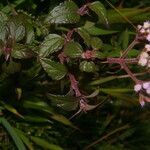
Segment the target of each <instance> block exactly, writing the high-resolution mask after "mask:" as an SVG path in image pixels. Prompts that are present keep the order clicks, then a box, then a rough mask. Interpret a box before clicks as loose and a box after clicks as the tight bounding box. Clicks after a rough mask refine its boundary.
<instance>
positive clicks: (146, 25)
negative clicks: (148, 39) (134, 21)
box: [143, 21, 150, 29]
mask: <svg viewBox="0 0 150 150" xmlns="http://www.w3.org/2000/svg"><path fill="white" fill-rule="evenodd" d="M143 27H144V29H147V28H149V27H150V22H149V21H146V22H144V24H143Z"/></svg>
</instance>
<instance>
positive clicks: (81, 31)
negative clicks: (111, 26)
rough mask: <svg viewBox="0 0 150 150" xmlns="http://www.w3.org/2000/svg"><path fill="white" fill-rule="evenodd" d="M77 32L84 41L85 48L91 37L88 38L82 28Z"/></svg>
mask: <svg viewBox="0 0 150 150" xmlns="http://www.w3.org/2000/svg"><path fill="white" fill-rule="evenodd" d="M77 32H78V34H79V35H80V36H81V37H82V39H83V40H84V43H85V44H86V45H87V46H90V43H91V37H90V35H89V33H88V32H87V31H86V30H85V29H84V28H83V27H80V28H78V29H77Z"/></svg>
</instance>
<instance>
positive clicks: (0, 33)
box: [0, 12, 8, 42]
mask: <svg viewBox="0 0 150 150" xmlns="http://www.w3.org/2000/svg"><path fill="white" fill-rule="evenodd" d="M7 19H8V18H7V16H6V15H5V14H4V13H3V12H0V40H2V41H3V42H4V41H5V38H6V33H7V28H6V21H7Z"/></svg>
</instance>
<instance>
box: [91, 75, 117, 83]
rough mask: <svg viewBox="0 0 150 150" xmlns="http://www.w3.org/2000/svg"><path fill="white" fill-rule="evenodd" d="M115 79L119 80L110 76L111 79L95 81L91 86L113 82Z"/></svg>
mask: <svg viewBox="0 0 150 150" xmlns="http://www.w3.org/2000/svg"><path fill="white" fill-rule="evenodd" d="M114 79H117V76H110V77H105V78H100V79H97V80H95V81H92V82H91V83H90V85H100V84H103V83H106V82H109V81H112V80H114Z"/></svg>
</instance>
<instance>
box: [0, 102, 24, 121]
mask: <svg viewBox="0 0 150 150" xmlns="http://www.w3.org/2000/svg"><path fill="white" fill-rule="evenodd" d="M3 106H4V107H5V109H7V110H8V111H9V112H11V113H13V114H15V115H17V116H19V117H21V118H24V117H23V116H22V115H21V114H20V113H19V112H18V111H17V110H16V109H15V108H14V107H13V106H11V105H8V104H5V103H3Z"/></svg>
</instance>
